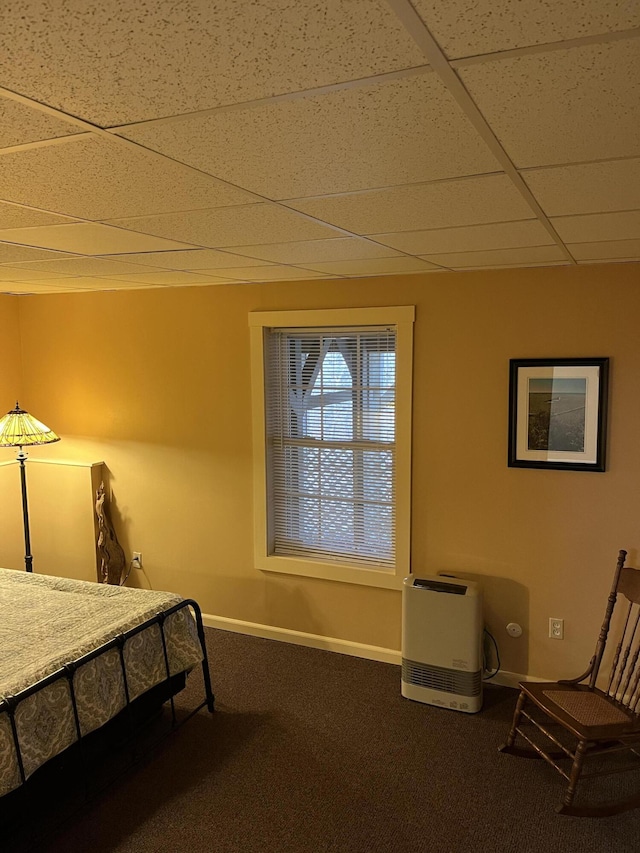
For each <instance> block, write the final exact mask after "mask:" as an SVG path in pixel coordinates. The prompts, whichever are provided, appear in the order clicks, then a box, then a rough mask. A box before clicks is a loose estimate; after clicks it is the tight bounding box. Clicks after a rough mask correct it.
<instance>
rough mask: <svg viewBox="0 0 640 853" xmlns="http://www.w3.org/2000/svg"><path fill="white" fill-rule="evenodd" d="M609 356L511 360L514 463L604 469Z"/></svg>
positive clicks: (513, 465) (563, 468)
mask: <svg viewBox="0 0 640 853" xmlns="http://www.w3.org/2000/svg"><path fill="white" fill-rule="evenodd" d="M608 389H609V359H608V358H512V359H511V360H510V362H509V461H508V464H509V467H511V468H549V469H555V470H559V471H604V470H605V464H606V437H607V436H606V433H607V404H608Z"/></svg>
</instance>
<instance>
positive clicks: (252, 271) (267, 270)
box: [225, 264, 325, 281]
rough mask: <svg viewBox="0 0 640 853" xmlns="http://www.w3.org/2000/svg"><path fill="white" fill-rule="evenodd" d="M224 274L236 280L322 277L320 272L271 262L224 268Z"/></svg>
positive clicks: (285, 279)
mask: <svg viewBox="0 0 640 853" xmlns="http://www.w3.org/2000/svg"><path fill="white" fill-rule="evenodd" d="M225 275H226V276H227V277H228V278H232V279H235V280H238V281H301V280H303V279H306V278H324V277H325V276H324V274H323V273H322V272H318V271H315V270H309V269H298V268H296V267H287V266H281V265H279V264H273V265H270V266H267V267H244V268H234V269H229V270H225Z"/></svg>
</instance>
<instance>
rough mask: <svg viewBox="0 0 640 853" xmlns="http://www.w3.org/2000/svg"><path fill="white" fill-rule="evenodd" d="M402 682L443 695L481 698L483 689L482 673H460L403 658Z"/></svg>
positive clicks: (455, 670)
mask: <svg viewBox="0 0 640 853" xmlns="http://www.w3.org/2000/svg"><path fill="white" fill-rule="evenodd" d="M402 680H403V681H404V682H405V684H413V685H415V686H416V687H429V688H431V689H432V690H441V691H442V692H443V693H454V694H456V695H457V696H479V695H480V690H481V687H482V673H481V672H480V670H478V671H477V672H460V670H457V669H447V668H446V667H443V666H432V665H430V664H426V663H418V662H417V661H414V660H407V659H406V658H402Z"/></svg>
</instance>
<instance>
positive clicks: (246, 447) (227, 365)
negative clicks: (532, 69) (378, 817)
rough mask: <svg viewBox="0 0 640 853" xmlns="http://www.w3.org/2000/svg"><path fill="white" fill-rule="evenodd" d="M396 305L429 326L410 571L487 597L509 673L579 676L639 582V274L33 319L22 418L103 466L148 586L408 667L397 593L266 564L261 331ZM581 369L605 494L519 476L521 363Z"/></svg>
mask: <svg viewBox="0 0 640 853" xmlns="http://www.w3.org/2000/svg"><path fill="white" fill-rule="evenodd" d="M386 304H389V305H403V304H412V305H413V304H415V305H416V306H417V319H416V325H415V366H414V433H413V434H414V449H413V453H414V456H413V460H414V461H413V538H412V541H413V568H414V571H415V572H417V573H423V574H426V573H435V572H437V571H440V570H447V571H461V572H466V573H470V574H472V575H481V576H483V580H484V584H485V590H486V606H487V619H488V622H489V624H490V626H491V628H492V629H493V632H494V634H495V636H496V638H497V640H498V642H499V644H500V650H501V654H502V662H503V668H504V669H506V670H510V671H514V672H520V673H526V672H528V673H529V674H531V675H545V676H553V675H556V674H558V675H565V676H566V675H570V674H573V673H574V671H577V670H580V669H581V668H582V667H583V666H584V665H585V664H586V662H587V661H588V658H589V657H590V655H591V651H592V645H593V643H594V642H595V633H596V630H597V628H598V627H599V623H600V620H601V616H602V609H603V606H604V599H605V597H606V593H607V591H608V587H609V584H610V581H611V576H612V571H613V568H614V565H615V558H616V554H617V550H618V549H619V548H620V547H624V548H626V549H628V550H629V551H630V557H631V562H632V563H634V562H635V563H636V564H637V562H638V547H639V545H640V429H639V425H640V393H639V391H640V387H639V382H638V379H639V377H640V346H639V345H638V324H639V321H640V270H639V268H638V265H632V264H620V265H606V266H604V265H602V266H591V267H580V268H569V267H562V268H560V267H557V268H553V267H550V268H540V269H527V270H500V271H491V272H467V273H439V274H432V275H413V276H405V277H385V278H379V279H360V280H353V281H336V282H330V281H325V282H315V283H314V282H304V283H301V282H298V283H286V284H264V285H256V286H246V285H245V286H238V285H236V286H230V287H202V288H189V289H186V288H185V289H180V288H176V289H166V290H148V291H127V292H111V293H95V294H94V293H92V294H61V295H51V296H35V297H21V298H20V300H19V308H20V326H21V335H22V345H23V353H24V361H23V370H24V380H23V381H24V391H25V399H26V398H27V396H28V402H29V405H31V406H32V407H33V409H34V411H37V416H38V417H39V418H40V419H42V420H44V421H45V423H47V424H49V425H50V426H51V427H52V428H53V429H55V430H56V431H57V432H58V433H59V434H61V435H62V436H63V439H64V440H63V441H62V442H61V443H60V444H57V445H52V446H51V447H48V448H43V450H42V455H43V456H44V455H45V454H46V455H47V456H52V455H55V454H60V455H62V454H63V453H64V455H65V457H67V458H76V459H85V460H87V461H93V460H97V459H103V460H104V461H105V463H106V466H107V468H108V469H109V485H110V487H111V490H112V492H113V498H114V501H115V507H114V512H113V515H114V522H115V524H116V527H117V529H118V532H119V535H120V538H121V542H122V544H123V546H124V547H125V549H126V550H127V551H128V552H129V553H130V551H131V550H132V549H135V550H139V551H142V552H143V557H144V563H145V568H146V580H145V578H141V576H139V575H137V576H136V581H142V582H141V585H144V583H147V582H148V583H150V584H151V585H153V587H155V588H158V589H162V588H165V589H173V590H176V591H177V592H179V593H181V594H183V595H185V596H192V597H195V598H197V599H198V600H199V601H200V603H201V605H202V608H203V610H204V611H205V612H206V613H209V614H214V615H218V616H226V617H231V618H235V619H240V620H247V621H251V622H258V623H262V624H267V625H273V626H279V627H284V628H290V629H295V630H299V631H307V632H311V633H317V634H322V635H325V636H328V637H337V638H342V639H347V640H351V641H356V642H361V643H368V644H372V645H377V646H383V647H387V648H399V644H400V594H399V593H398V592H395V591H386V590H379V589H374V588H370V587H364V586H353V585H347V584H338V583H332V582H329V581H321V580H313V579H307V578H292V577H288V576H278V575H271V574H269V575H266V574H262V573H260V572H259V571H256V570H255V569H254V568H253V565H252V543H251V531H252V523H251V468H252V463H251V393H250V375H249V345H248V341H249V333H248V325H247V314H248V312H249V311H255V310H276V309H287V308H292V309H293V308H333V307H348V306H366V305H386ZM11 310H13V309H11ZM2 316H3V315H1V314H0V322H2ZM567 356H575V357H582V356H609V357H610V358H611V407H610V429H609V439H610V441H609V446H610V451H609V458H608V470H607V472H606V473H587V472H561V471H545V470H529V469H514V468H508V467H507V464H506V456H507V397H508V363H509V359H510V358H527V357H567ZM16 381H17V380H16ZM4 384H5V385H6V384H7V383H6V382H5V383H4ZM11 401H12V397H11V394H10V395H9V399H8V403H11ZM550 616H553V617H561V618H564V619H565V637H566V639H565V640H563V641H557V640H556V641H554V640H549V639H548V638H547V632H548V618H549V617H550ZM511 620H513V621H518V622H520V623H521V624H522V626H523V627H524V629H525V633H524V636H523V637H522V638H521V639H519V640H513V639H510V638H509V637H508V636H507V634H506V632H505V630H504V626H505V625H506V623H507V622H508V621H511Z"/></svg>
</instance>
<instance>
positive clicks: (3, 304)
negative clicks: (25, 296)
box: [0, 294, 26, 416]
mask: <svg viewBox="0 0 640 853" xmlns="http://www.w3.org/2000/svg"><path fill="white" fill-rule="evenodd" d="M0 364H1V365H2V367H1V368H0V416H2V415H4V414H5V412H8V411H9V409H13V407H14V406H15V403H16V397H18V398H19V397H20V395H21V393H22V366H21V361H20V326H19V322H18V297H17V296H5V295H3V294H0ZM25 402H26V401H25Z"/></svg>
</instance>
